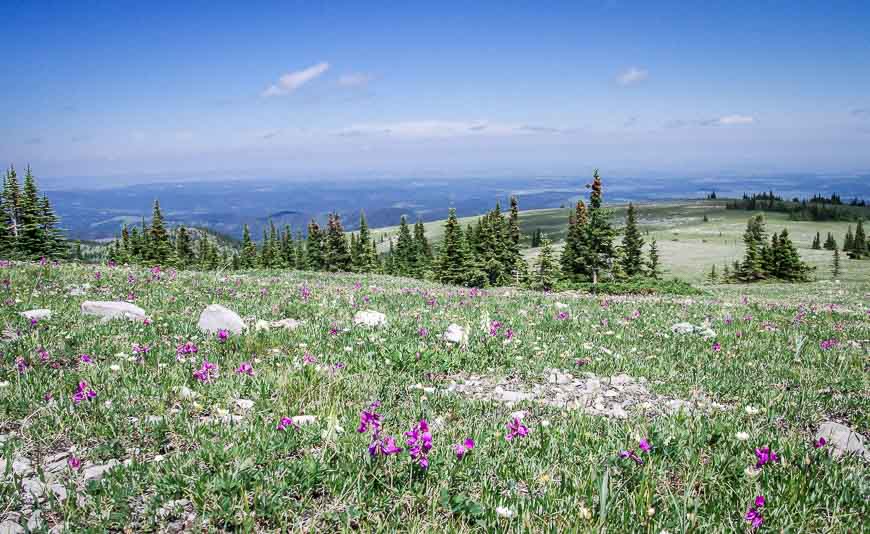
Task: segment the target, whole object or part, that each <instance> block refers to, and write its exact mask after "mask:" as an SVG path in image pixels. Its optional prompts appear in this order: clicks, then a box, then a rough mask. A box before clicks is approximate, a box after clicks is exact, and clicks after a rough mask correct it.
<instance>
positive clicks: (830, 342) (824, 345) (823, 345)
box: [819, 339, 839, 350]
mask: <svg viewBox="0 0 870 534" xmlns="http://www.w3.org/2000/svg"><path fill="white" fill-rule="evenodd" d="M838 343H839V342H838V341H837V340H836V339H825V340H823V341H819V348H820V349H822V350H831V349H832V348H834V347H836V346H837V344H838Z"/></svg>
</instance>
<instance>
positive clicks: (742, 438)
mask: <svg viewBox="0 0 870 534" xmlns="http://www.w3.org/2000/svg"><path fill="white" fill-rule="evenodd" d="M734 437H735V438H737V439H738V440H739V441H746V440H747V439H749V434H748V433H747V432H738V433H737V434H735V435H734Z"/></svg>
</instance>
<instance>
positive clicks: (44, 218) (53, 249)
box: [39, 195, 69, 259]
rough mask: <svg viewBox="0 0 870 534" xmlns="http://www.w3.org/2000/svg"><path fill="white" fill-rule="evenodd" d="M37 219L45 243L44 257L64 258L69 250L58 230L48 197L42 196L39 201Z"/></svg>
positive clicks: (55, 216) (56, 219) (56, 220)
mask: <svg viewBox="0 0 870 534" xmlns="http://www.w3.org/2000/svg"><path fill="white" fill-rule="evenodd" d="M39 219H40V226H41V231H42V236H43V239H44V242H45V248H44V250H43V251H42V252H43V254H44V255H45V256H48V257H50V258H57V259H60V258H65V257H66V256H67V251H68V250H69V248H68V245H67V243H66V239H65V238H64V237H63V234H62V233H61V231H60V230H59V229H58V227H57V224H58V218H57V215H55V214H54V210H53V209H52V208H51V202H49V200H48V196H46V195H42V198H41V199H40V201H39Z"/></svg>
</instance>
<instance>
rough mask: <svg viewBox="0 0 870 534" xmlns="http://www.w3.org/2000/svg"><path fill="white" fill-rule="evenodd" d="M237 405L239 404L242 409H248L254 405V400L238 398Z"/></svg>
mask: <svg viewBox="0 0 870 534" xmlns="http://www.w3.org/2000/svg"><path fill="white" fill-rule="evenodd" d="M236 406H238V407H239V409H240V410H244V411H248V410H250V409H251V408H253V407H254V401H252V400H250V399H237V400H236Z"/></svg>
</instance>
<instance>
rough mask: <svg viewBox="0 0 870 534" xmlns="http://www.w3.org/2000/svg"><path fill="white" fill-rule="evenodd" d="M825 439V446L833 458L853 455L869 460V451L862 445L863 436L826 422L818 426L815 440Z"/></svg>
mask: <svg viewBox="0 0 870 534" xmlns="http://www.w3.org/2000/svg"><path fill="white" fill-rule="evenodd" d="M819 438H825V441H826V442H827V443H826V446H829V447H831V448H832V449H833V450H834V455H835V456H838V457H839V456H842V455H844V454H855V455H858V456H861V457H863V458H864V459H865V460H870V451H868V450H867V446H866V444H865V443H864V436H862V435H861V434H858V433H857V432H855V431H854V430H852V429H851V428H849V427H847V426H846V425H843V424H840V423H835V422H833V421H826V422H824V423H822V424H821V426H819V431H818V432H816V439H817V440H818V439H819Z"/></svg>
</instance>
